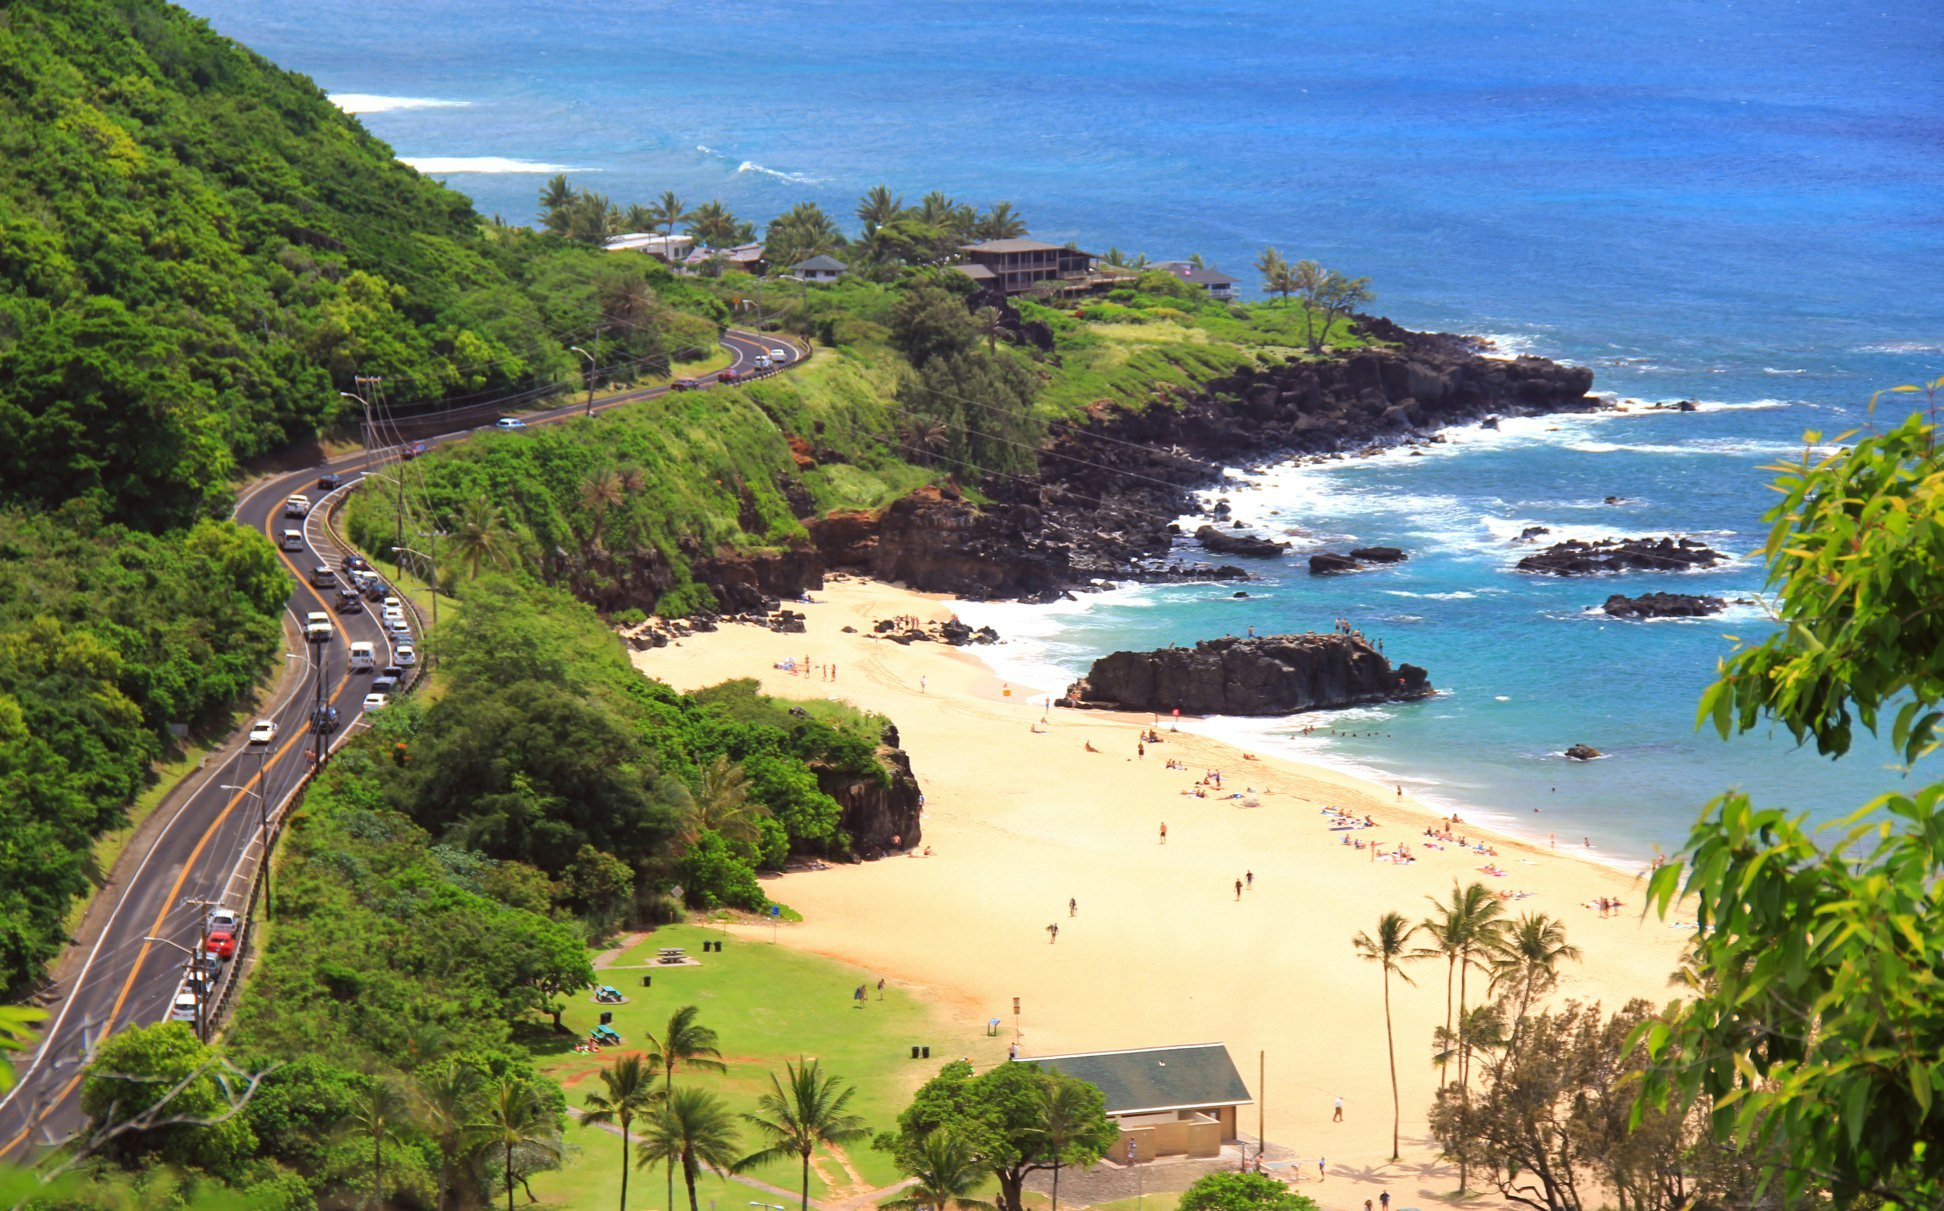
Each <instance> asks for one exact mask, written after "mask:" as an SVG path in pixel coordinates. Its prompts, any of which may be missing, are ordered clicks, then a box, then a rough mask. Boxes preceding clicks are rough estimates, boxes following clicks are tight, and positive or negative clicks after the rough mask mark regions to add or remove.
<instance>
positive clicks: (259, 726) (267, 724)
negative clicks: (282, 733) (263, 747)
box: [250, 719, 277, 744]
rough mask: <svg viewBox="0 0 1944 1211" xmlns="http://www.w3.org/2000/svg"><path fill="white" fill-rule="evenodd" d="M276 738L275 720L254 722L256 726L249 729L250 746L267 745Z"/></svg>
mask: <svg viewBox="0 0 1944 1211" xmlns="http://www.w3.org/2000/svg"><path fill="white" fill-rule="evenodd" d="M276 738H277V721H276V720H275V719H259V720H257V721H256V725H255V726H254V727H252V728H251V729H250V743H251V744H268V743H270V742H271V741H272V740H275V739H276Z"/></svg>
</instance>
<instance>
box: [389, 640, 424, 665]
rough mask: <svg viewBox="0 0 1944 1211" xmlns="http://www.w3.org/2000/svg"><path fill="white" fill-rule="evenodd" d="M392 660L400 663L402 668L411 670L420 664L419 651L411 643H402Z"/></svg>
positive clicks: (393, 654)
mask: <svg viewBox="0 0 1944 1211" xmlns="http://www.w3.org/2000/svg"><path fill="white" fill-rule="evenodd" d="M392 659H393V660H396V661H398V663H399V666H400V667H401V668H408V669H409V668H411V667H412V666H413V665H415V664H417V663H418V649H417V648H415V647H413V646H412V645H411V644H409V643H401V644H399V645H398V650H397V651H395V652H393V653H392Z"/></svg>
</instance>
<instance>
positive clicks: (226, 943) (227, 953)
mask: <svg viewBox="0 0 1944 1211" xmlns="http://www.w3.org/2000/svg"><path fill="white" fill-rule="evenodd" d="M203 945H204V946H205V947H207V948H208V950H209V953H210V954H213V955H215V956H216V957H217V958H219V959H233V958H235V957H236V934H235V933H234V932H233V931H231V930H227V929H212V930H210V931H209V937H208V938H207V939H205V940H204V942H203Z"/></svg>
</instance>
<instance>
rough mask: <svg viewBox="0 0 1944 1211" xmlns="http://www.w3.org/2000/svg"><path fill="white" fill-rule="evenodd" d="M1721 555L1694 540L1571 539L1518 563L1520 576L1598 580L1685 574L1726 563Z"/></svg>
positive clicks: (1555, 544) (1724, 557)
mask: <svg viewBox="0 0 1944 1211" xmlns="http://www.w3.org/2000/svg"><path fill="white" fill-rule="evenodd" d="M1727 560H1728V557H1727V556H1726V555H1723V554H1722V553H1721V552H1719V551H1716V550H1713V549H1712V548H1710V547H1708V546H1706V545H1704V544H1702V543H1698V542H1696V541H1694V540H1693V539H1691V538H1602V539H1601V540H1599V541H1598V542H1582V541H1580V540H1579V539H1577V538H1575V539H1569V540H1568V541H1566V542H1557V543H1554V544H1553V545H1552V546H1550V547H1547V548H1546V549H1545V550H1543V551H1537V552H1534V553H1533V554H1531V555H1528V556H1526V557H1525V558H1524V559H1521V560H1520V561H1519V564H1518V567H1519V571H1521V572H1539V573H1543V574H1545V575H1547V576H1598V575H1602V574H1604V573H1609V572H1686V571H1690V570H1692V569H1695V568H1711V567H1713V566H1714V565H1715V564H1718V563H1725V562H1727Z"/></svg>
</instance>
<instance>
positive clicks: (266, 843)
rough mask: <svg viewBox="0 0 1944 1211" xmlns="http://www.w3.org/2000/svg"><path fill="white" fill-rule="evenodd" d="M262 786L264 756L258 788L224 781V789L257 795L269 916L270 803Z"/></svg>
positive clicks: (260, 861) (260, 859) (265, 911)
mask: <svg viewBox="0 0 1944 1211" xmlns="http://www.w3.org/2000/svg"><path fill="white" fill-rule="evenodd" d="M262 788H263V759H262V758H259V759H258V761H257V789H256V790H251V789H250V788H249V787H248V786H247V785H245V786H234V785H232V784H230V783H228V782H225V783H223V789H224V790H226V791H240V792H242V793H243V794H246V795H255V796H256V801H257V841H258V844H259V845H260V846H261V852H260V856H259V857H258V858H257V864H258V866H260V867H261V868H262V870H263V915H264V916H266V917H267V916H269V915H270V805H269V803H268V802H266V801H265V797H264V794H263V789H262Z"/></svg>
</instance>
